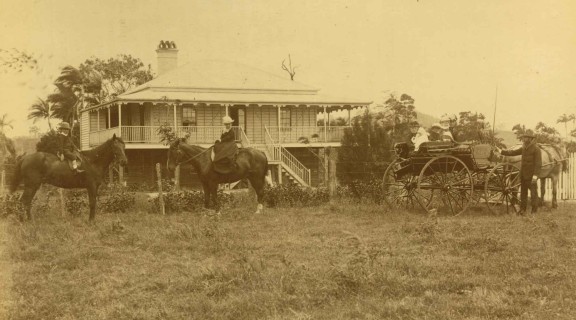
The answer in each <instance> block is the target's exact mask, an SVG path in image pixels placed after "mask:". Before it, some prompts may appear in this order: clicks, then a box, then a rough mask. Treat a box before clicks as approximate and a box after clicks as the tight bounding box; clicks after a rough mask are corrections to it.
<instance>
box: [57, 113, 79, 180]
mask: <svg viewBox="0 0 576 320" xmlns="http://www.w3.org/2000/svg"><path fill="white" fill-rule="evenodd" d="M58 143H59V144H58V156H59V157H60V160H61V161H64V159H66V160H69V161H72V169H73V170H74V172H76V173H77V172H81V171H83V170H78V161H77V159H78V157H77V156H76V147H75V146H74V143H73V142H72V138H71V137H70V124H68V122H61V123H60V125H58Z"/></svg>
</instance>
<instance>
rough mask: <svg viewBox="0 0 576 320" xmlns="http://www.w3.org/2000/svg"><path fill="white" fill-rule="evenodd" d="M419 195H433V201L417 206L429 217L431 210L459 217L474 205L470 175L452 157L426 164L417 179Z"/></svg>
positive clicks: (462, 165) (440, 158)
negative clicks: (426, 212)
mask: <svg viewBox="0 0 576 320" xmlns="http://www.w3.org/2000/svg"><path fill="white" fill-rule="evenodd" d="M418 190H419V193H420V194H423V195H424V194H427V193H435V194H436V197H435V199H434V201H431V202H430V203H428V204H426V203H420V204H421V206H422V207H423V208H424V209H426V211H428V213H432V211H433V210H437V211H439V212H446V213H450V214H452V215H459V214H461V213H462V212H464V211H465V210H466V208H468V206H469V205H470V203H471V202H472V201H473V195H474V185H473V179H472V174H471V173H470V170H469V169H468V167H466V164H465V163H464V162H462V161H461V160H460V159H458V158H456V157H453V156H442V157H437V158H434V159H432V160H430V161H428V162H427V163H426V165H425V166H424V168H422V171H421V172H420V177H419V178H418Z"/></svg>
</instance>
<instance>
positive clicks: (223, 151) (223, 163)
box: [212, 116, 238, 174]
mask: <svg viewBox="0 0 576 320" xmlns="http://www.w3.org/2000/svg"><path fill="white" fill-rule="evenodd" d="M233 122H234V120H232V118H230V117H229V116H225V117H223V118H222V124H223V125H224V130H223V131H222V135H220V140H216V142H215V143H214V157H213V159H212V161H213V166H214V171H216V172H218V173H222V174H228V173H231V172H233V171H235V170H236V160H235V158H236V153H237V152H238V146H237V145H236V136H235V134H234V131H233V130H232V123H233Z"/></svg>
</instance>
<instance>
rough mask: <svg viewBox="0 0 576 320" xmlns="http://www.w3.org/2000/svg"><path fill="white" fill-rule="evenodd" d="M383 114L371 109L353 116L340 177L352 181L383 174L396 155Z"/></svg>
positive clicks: (342, 152) (340, 156)
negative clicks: (393, 155)
mask: <svg viewBox="0 0 576 320" xmlns="http://www.w3.org/2000/svg"><path fill="white" fill-rule="evenodd" d="M383 117H384V115H383V114H372V113H370V112H368V111H366V112H364V113H363V114H362V115H359V116H356V117H354V118H353V119H352V123H351V128H350V129H348V130H346V131H345V132H344V136H343V137H342V148H340V150H339V152H338V161H339V162H340V167H339V170H338V172H337V175H338V179H339V180H340V181H341V182H342V183H344V184H348V183H351V182H352V181H354V180H358V179H370V178H375V177H380V176H381V174H382V173H383V172H384V170H386V166H387V162H388V161H390V158H391V156H392V144H393V140H392V137H391V136H390V134H389V132H390V131H389V130H387V128H386V127H385V125H384V122H383V121H382V118H383Z"/></svg>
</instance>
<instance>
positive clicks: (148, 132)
mask: <svg viewBox="0 0 576 320" xmlns="http://www.w3.org/2000/svg"><path fill="white" fill-rule="evenodd" d="M159 128H160V126H122V127H114V128H109V129H104V130H100V131H93V132H90V134H89V142H90V146H92V147H93V146H97V145H99V144H101V143H103V142H104V141H106V140H108V139H110V138H111V137H112V135H113V134H114V133H115V134H116V135H118V136H121V137H122V139H123V140H124V142H126V143H144V144H159V143H161V142H160V136H159V135H158V129H159ZM172 128H173V130H174V127H172ZM222 129H223V128H222V126H178V127H176V128H175V130H174V131H175V132H176V136H177V137H179V138H184V137H188V141H189V142H190V143H195V144H213V143H214V141H216V140H218V139H220V135H221V134H222ZM232 130H233V131H234V134H235V136H236V141H238V142H242V135H243V134H244V133H243V130H242V128H241V127H232ZM244 135H245V134H244ZM246 141H247V138H246V140H245V142H246Z"/></svg>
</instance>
